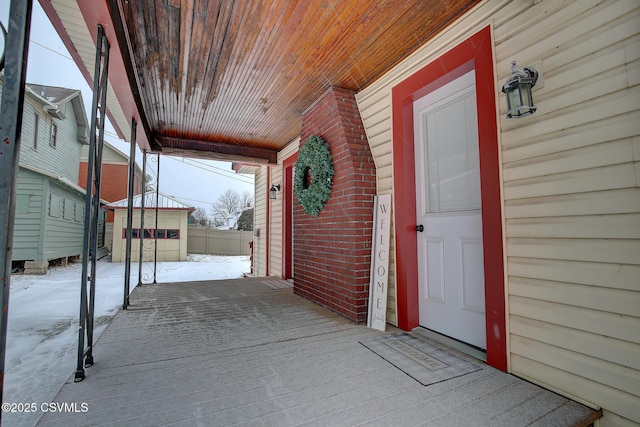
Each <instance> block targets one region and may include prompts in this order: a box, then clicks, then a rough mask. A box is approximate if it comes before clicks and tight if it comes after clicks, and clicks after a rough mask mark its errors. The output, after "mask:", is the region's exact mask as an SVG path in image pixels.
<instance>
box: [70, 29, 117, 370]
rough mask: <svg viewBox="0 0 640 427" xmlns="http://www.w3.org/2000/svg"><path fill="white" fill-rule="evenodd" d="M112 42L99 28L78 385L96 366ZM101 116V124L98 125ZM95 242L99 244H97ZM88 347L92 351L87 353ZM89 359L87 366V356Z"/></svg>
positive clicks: (81, 300) (88, 165)
mask: <svg viewBox="0 0 640 427" xmlns="http://www.w3.org/2000/svg"><path fill="white" fill-rule="evenodd" d="M108 51H109V42H108V41H107V38H106V37H105V34H104V31H103V28H102V26H101V25H98V35H97V39H96V59H95V67H94V72H93V100H92V103H91V106H92V107H91V132H90V133H89V153H88V158H87V186H86V197H85V212H84V241H83V244H82V273H81V277H80V320H79V328H78V361H77V362H78V363H77V366H76V374H75V381H76V382H80V381H82V380H83V379H84V377H85V374H84V368H85V367H88V366H91V365H92V364H93V354H92V349H91V346H92V344H93V343H92V342H91V340H92V339H93V331H92V330H91V328H92V327H93V310H92V309H93V303H90V302H89V299H93V295H92V294H93V291H95V281H94V280H95V277H94V276H95V265H94V263H95V257H96V255H97V254H96V248H97V233H98V220H97V219H98V217H99V212H98V209H99V208H100V175H101V174H100V164H101V163H102V159H101V156H102V147H101V145H102V144H101V142H102V138H103V137H104V130H103V129H101V130H100V135H98V134H97V127H98V125H100V126H101V127H103V126H102V121H103V120H104V110H105V108H106V105H105V99H106V92H107V71H108V68H109V63H108V61H109V54H108ZM101 103H102V104H101ZM98 114H100V123H98ZM94 240H95V241H94ZM89 262H91V264H92V265H91V271H92V274H91V276H92V277H88V274H89ZM89 280H90V281H91V289H90V290H89V292H88V291H87V281H89ZM85 338H86V340H87V342H86V344H88V345H89V350H88V351H87V352H85ZM87 355H89V356H90V359H89V360H87V364H86V365H85V356H87Z"/></svg>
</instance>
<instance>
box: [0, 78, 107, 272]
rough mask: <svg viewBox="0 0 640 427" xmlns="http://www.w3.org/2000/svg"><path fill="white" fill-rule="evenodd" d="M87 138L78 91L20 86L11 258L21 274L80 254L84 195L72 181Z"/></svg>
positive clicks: (80, 95) (75, 179) (30, 85)
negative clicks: (21, 100) (22, 269)
mask: <svg viewBox="0 0 640 427" xmlns="http://www.w3.org/2000/svg"><path fill="white" fill-rule="evenodd" d="M1 84H2V78H1V77H0V89H1ZM88 134H89V125H88V121H87V117H86V113H85V108H84V104H83V101H82V94H81V92H80V91H79V90H76V89H66V88H60V87H51V86H41V85H35V84H27V85H26V90H25V98H24V109H23V115H22V136H21V143H20V162H19V171H18V181H17V192H16V214H15V226H14V235H13V256H12V259H13V261H24V262H25V272H27V273H35V274H44V273H46V271H47V267H48V265H49V261H51V260H55V259H62V260H63V262H66V261H67V259H68V258H69V257H77V256H79V255H81V254H82V245H83V239H84V215H85V191H84V189H82V188H81V187H79V186H78V185H77V184H76V183H77V182H78V164H79V162H80V152H81V149H82V147H83V146H84V145H87V144H88ZM101 220H102V221H103V220H104V218H103V217H101ZM101 230H102V228H101ZM103 238H104V234H103V232H101V233H100V242H99V243H102V241H103Z"/></svg>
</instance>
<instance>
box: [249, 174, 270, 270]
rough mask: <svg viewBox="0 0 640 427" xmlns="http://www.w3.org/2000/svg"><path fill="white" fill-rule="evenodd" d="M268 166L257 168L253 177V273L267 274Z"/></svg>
mask: <svg viewBox="0 0 640 427" xmlns="http://www.w3.org/2000/svg"><path fill="white" fill-rule="evenodd" d="M267 170H268V167H267V166H263V167H261V168H258V169H257V171H256V177H255V203H254V206H255V210H254V211H253V230H254V238H253V275H254V276H257V277H260V276H265V275H266V274H267V226H268V224H267V203H269V196H268V194H267V190H268V188H267V174H268V172H267Z"/></svg>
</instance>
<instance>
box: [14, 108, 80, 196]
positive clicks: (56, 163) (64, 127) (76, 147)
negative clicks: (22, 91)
mask: <svg viewBox="0 0 640 427" xmlns="http://www.w3.org/2000/svg"><path fill="white" fill-rule="evenodd" d="M67 104H68V105H66V106H67V107H68V108H67V110H66V111H67V113H68V114H67V116H66V118H65V119H63V120H60V119H55V118H52V117H51V116H50V115H49V114H47V113H46V112H45V111H44V109H42V108H41V107H40V106H39V105H37V104H36V103H35V102H34V101H32V100H31V99H30V98H29V96H25V103H24V111H23V114H22V135H23V137H22V141H23V143H22V144H21V146H20V164H21V165H26V166H30V167H32V168H37V169H39V170H41V171H43V172H47V173H49V174H51V175H53V176H59V177H64V178H66V179H67V180H69V182H71V183H73V184H77V182H78V175H79V166H78V165H79V160H80V151H81V148H82V144H81V143H80V142H79V141H78V139H77V134H78V123H77V120H76V117H75V115H74V114H73V109H72V108H71V105H70V103H67ZM36 117H38V119H36ZM36 122H37V132H36ZM54 124H55V126H56V128H57V129H56V146H55V147H54V146H52V145H51V129H52V126H53V125H54ZM36 136H37V139H38V143H37V149H34V143H33V141H34V138H35V137H36Z"/></svg>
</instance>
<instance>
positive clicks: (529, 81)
mask: <svg viewBox="0 0 640 427" xmlns="http://www.w3.org/2000/svg"><path fill="white" fill-rule="evenodd" d="M537 81H538V72H537V71H536V70H535V68H532V67H524V68H523V69H520V68H518V65H517V64H516V61H513V62H512V63H511V75H510V76H509V78H508V79H507V81H506V82H505V83H504V85H503V86H502V91H503V92H504V93H505V94H506V95H507V109H508V111H507V118H508V119H512V118H516V119H517V118H520V117H524V116H528V115H529V114H533V113H535V112H536V109H537V107H536V106H535V105H533V96H532V95H531V88H532V87H534V86H535V85H536V82H537Z"/></svg>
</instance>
